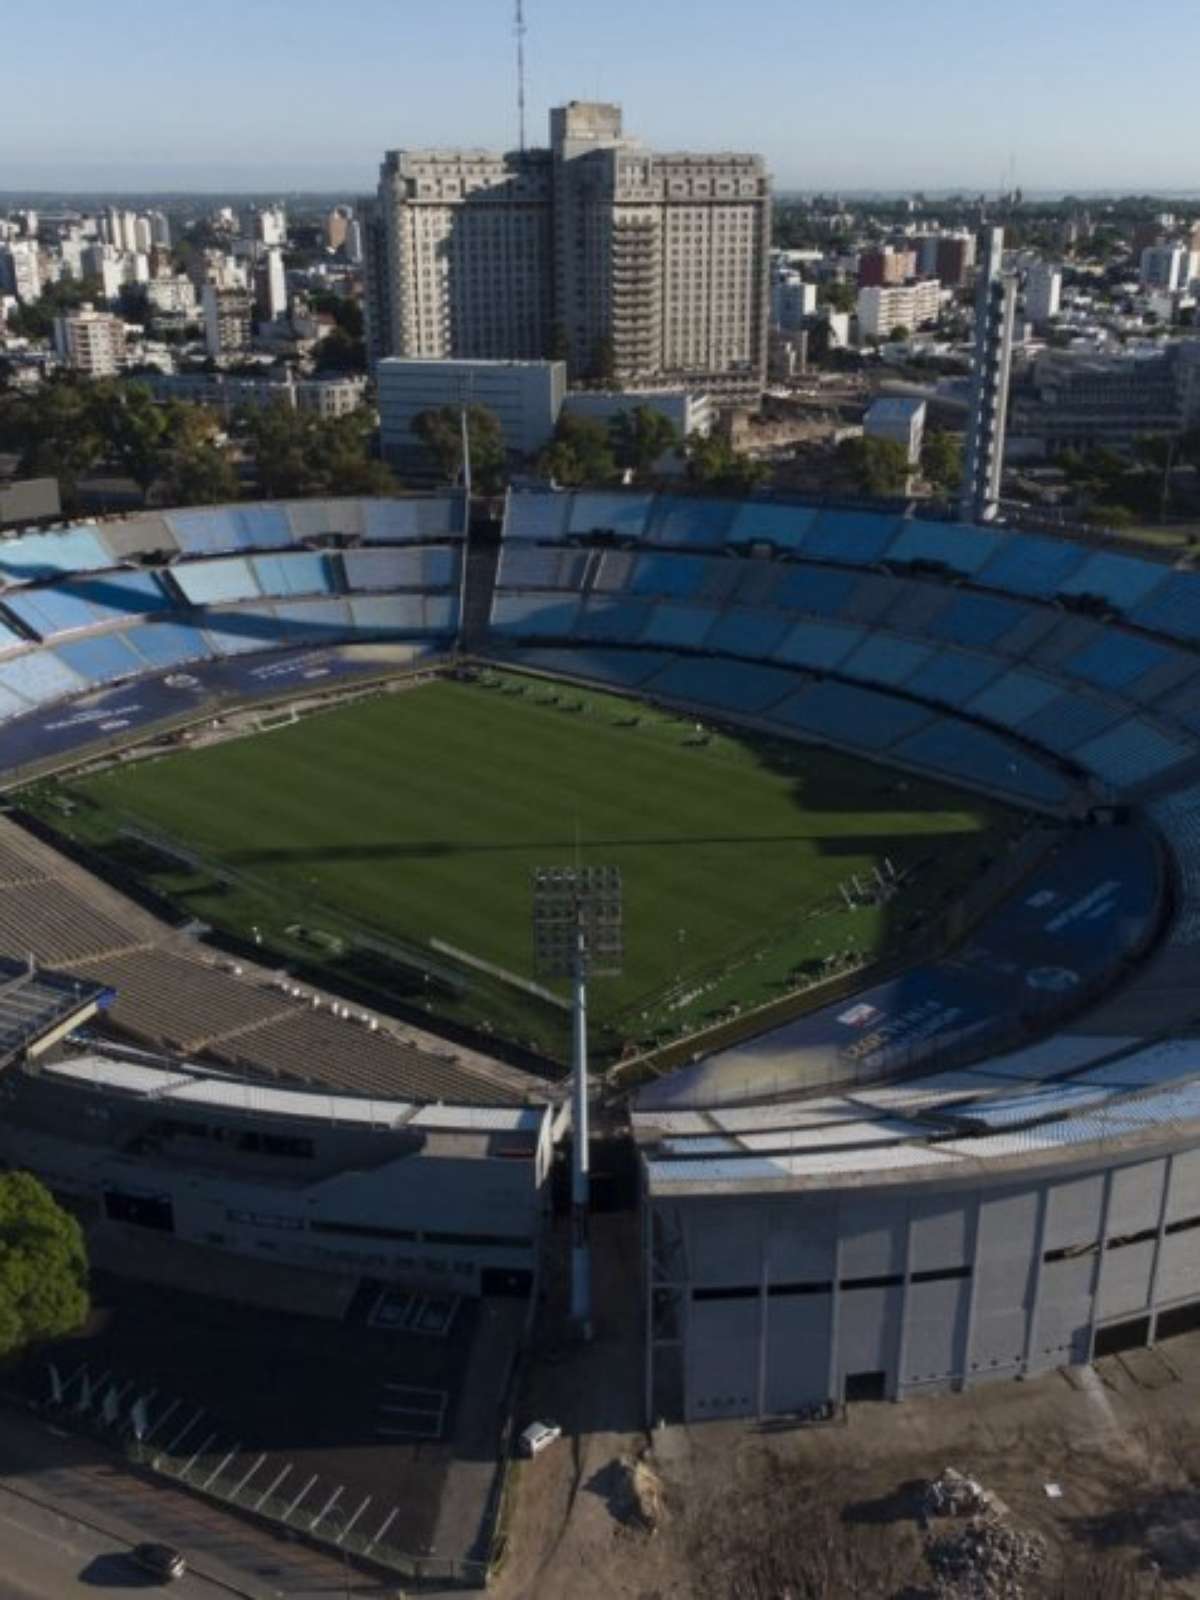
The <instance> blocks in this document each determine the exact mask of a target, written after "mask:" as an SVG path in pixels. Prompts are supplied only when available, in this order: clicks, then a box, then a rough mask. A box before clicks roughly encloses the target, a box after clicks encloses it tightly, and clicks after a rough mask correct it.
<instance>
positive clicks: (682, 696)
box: [643, 657, 796, 715]
mask: <svg viewBox="0 0 1200 1600" xmlns="http://www.w3.org/2000/svg"><path fill="white" fill-rule="evenodd" d="M795 687H796V680H795V678H794V677H793V676H792V674H791V673H789V672H784V671H781V670H780V669H779V668H778V667H756V666H751V665H749V664H748V663H747V662H744V661H710V660H707V659H705V658H703V657H699V658H695V659H690V658H687V657H681V658H680V659H678V660H676V661H672V662H671V663H670V664H669V665H668V666H666V667H664V668H663V669H662V671H661V672H658V673H656V674H655V676H654V677H653V678H651V679H650V680H649V682H648V683H645V684H644V685H643V688H644V689H645V691H646V693H647V694H652V695H658V694H661V695H664V696H666V698H668V699H671V700H686V701H689V702H691V703H693V704H697V705H704V706H711V707H713V708H714V709H715V710H719V711H734V712H738V711H741V712H745V713H746V714H747V715H760V714H761V713H763V712H764V711H766V709H767V708H768V707H769V706H773V705H775V704H776V703H777V702H778V701H779V700H781V699H782V698H783V696H784V695H786V694H788V693H789V692H790V691H791V690H793V689H794V688H795Z"/></svg>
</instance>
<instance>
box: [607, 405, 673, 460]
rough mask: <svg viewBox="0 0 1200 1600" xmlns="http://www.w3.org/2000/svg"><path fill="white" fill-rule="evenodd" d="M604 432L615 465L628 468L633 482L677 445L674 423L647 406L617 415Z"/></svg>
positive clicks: (620, 412) (637, 407)
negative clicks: (607, 437)
mask: <svg viewBox="0 0 1200 1600" xmlns="http://www.w3.org/2000/svg"><path fill="white" fill-rule="evenodd" d="M608 432H609V438H610V439H611V440H612V450H613V455H614V456H615V457H616V462H617V465H618V466H619V467H628V468H630V469H631V470H632V472H633V474H634V476H635V477H637V478H643V477H645V476H646V475H647V474H648V473H649V472H651V471H652V470H653V468H654V466H655V464H656V463H657V462H658V461H660V460H661V459H662V457H663V456H665V455H666V453H667V451H668V450H674V449H675V447H676V446H677V445H678V443H679V434H678V433H677V432H676V429H675V425H674V423H672V422H671V420H670V418H669V417H664V416H663V414H662V412H661V411H655V410H654V409H653V408H652V407H651V406H636V407H635V408H634V410H633V411H619V412H618V413H617V414H616V416H615V417H613V419H612V420H611V422H610V423H609V425H608Z"/></svg>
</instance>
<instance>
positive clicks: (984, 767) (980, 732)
mask: <svg viewBox="0 0 1200 1600" xmlns="http://www.w3.org/2000/svg"><path fill="white" fill-rule="evenodd" d="M892 754H893V755H894V756H895V757H896V758H897V759H898V760H901V761H911V762H912V763H913V765H914V766H918V767H924V768H927V769H928V770H930V771H932V772H935V773H937V774H939V775H940V776H941V777H943V778H947V779H950V780H953V781H962V782H966V783H968V784H980V785H982V786H984V787H985V788H988V789H994V790H995V791H996V792H997V793H1000V794H1005V795H1008V796H1010V797H1015V798H1016V799H1019V800H1024V801H1027V802H1028V803H1029V804H1031V805H1048V806H1058V805H1062V804H1063V803H1064V801H1065V800H1066V799H1067V796H1068V793H1069V788H1068V785H1067V781H1066V779H1065V778H1064V777H1062V775H1061V774H1060V773H1058V772H1056V771H1055V770H1054V769H1053V768H1052V767H1050V766H1048V765H1046V764H1045V763H1043V762H1041V761H1038V760H1037V758H1036V757H1034V756H1031V755H1029V754H1028V753H1027V752H1026V751H1024V750H1022V749H1021V748H1020V747H1019V746H1018V745H1015V744H1010V743H1009V742H1008V740H1006V739H1004V738H1003V737H1002V736H1001V735H1000V734H997V733H991V732H989V731H988V730H987V729H986V728H975V727H972V726H971V724H970V723H967V722H963V721H961V720H960V719H959V718H958V717H939V718H938V720H937V721H936V722H933V723H930V725H929V727H927V728H922V729H920V731H919V732H917V733H914V734H912V735H910V737H908V738H907V739H904V740H902V741H901V743H899V744H898V745H896V746H895V748H894V749H893V751H892Z"/></svg>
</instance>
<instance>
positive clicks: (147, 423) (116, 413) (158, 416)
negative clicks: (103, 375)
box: [93, 383, 171, 501]
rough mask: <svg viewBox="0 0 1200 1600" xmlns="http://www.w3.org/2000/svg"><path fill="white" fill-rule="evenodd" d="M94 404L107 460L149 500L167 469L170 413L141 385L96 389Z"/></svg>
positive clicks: (112, 385)
mask: <svg viewBox="0 0 1200 1600" xmlns="http://www.w3.org/2000/svg"><path fill="white" fill-rule="evenodd" d="M93 400H94V402H95V404H96V407H97V420H98V424H99V427H100V428H101V430H102V432H103V434H104V439H105V443H106V444H107V446H108V450H109V454H110V457H111V458H112V460H113V461H114V462H115V463H117V464H118V465H120V466H121V467H122V468H123V470H124V471H125V472H127V473H128V474H129V476H130V477H131V478H132V479H133V481H134V483H136V484H137V486H138V488H139V489H140V490H141V491H142V499H143V501H145V500H147V499H149V496H150V490H151V489H152V488H153V487H154V485H155V484H156V483H157V482H158V480H159V478H160V477H161V476H162V475H163V473H164V472H165V471H166V469H167V465H168V459H169V450H170V425H171V419H170V413H169V412H168V411H167V408H166V407H164V406H160V405H158V404H157V403H156V402H155V400H154V397H153V396H152V395H151V393H150V391H149V389H147V388H146V386H145V385H144V384H141V383H129V384H123V385H121V386H119V387H118V386H117V385H115V384H111V383H110V384H105V385H103V386H102V387H101V386H99V385H97V386H96V388H95V389H94V390H93Z"/></svg>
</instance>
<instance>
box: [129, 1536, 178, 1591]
mask: <svg viewBox="0 0 1200 1600" xmlns="http://www.w3.org/2000/svg"><path fill="white" fill-rule="evenodd" d="M130 1554H131V1556H132V1557H133V1560H134V1561H135V1562H136V1564H137V1565H138V1566H139V1567H141V1569H142V1571H143V1572H148V1573H150V1575H151V1576H152V1577H155V1578H158V1579H159V1580H160V1581H161V1582H163V1583H171V1582H172V1581H173V1580H174V1579H175V1578H182V1577H183V1575H184V1573H185V1572H186V1571H187V1562H186V1561H185V1560H184V1559H183V1557H182V1556H181V1555H180V1553H179V1551H178V1550H176V1549H174V1548H173V1547H172V1546H171V1545H169V1544H135V1545H134V1547H133V1549H132V1550H131V1551H130Z"/></svg>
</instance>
